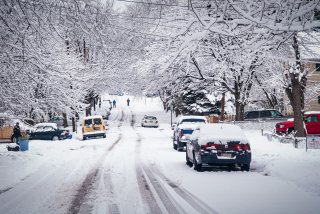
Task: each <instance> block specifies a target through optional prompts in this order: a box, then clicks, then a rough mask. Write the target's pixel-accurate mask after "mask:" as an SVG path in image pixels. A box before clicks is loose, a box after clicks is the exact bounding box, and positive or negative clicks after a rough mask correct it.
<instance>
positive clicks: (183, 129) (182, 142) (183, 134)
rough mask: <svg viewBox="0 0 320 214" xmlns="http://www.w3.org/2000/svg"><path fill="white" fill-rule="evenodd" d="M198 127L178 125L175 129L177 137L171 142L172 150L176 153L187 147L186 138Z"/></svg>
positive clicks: (196, 125)
mask: <svg viewBox="0 0 320 214" xmlns="http://www.w3.org/2000/svg"><path fill="white" fill-rule="evenodd" d="M198 127H199V124H197V123H184V124H180V125H179V127H178V128H177V130H178V131H177V133H178V134H177V137H176V140H174V141H173V149H175V150H178V151H183V149H184V148H185V147H186V146H187V138H188V136H190V135H191V134H192V133H193V131H194V130H195V129H197V128H198Z"/></svg>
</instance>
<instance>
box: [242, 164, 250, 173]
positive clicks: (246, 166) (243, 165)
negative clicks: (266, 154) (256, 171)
mask: <svg viewBox="0 0 320 214" xmlns="http://www.w3.org/2000/svg"><path fill="white" fill-rule="evenodd" d="M240 168H241V171H247V172H248V171H249V170H250V164H242V165H241V167H240Z"/></svg>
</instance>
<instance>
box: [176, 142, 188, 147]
mask: <svg viewBox="0 0 320 214" xmlns="http://www.w3.org/2000/svg"><path fill="white" fill-rule="evenodd" d="M177 146H178V148H183V147H185V146H187V142H186V141H177Z"/></svg>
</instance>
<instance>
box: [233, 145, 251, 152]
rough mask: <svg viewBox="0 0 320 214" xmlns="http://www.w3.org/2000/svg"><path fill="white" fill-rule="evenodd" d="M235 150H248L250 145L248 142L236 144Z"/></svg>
mask: <svg viewBox="0 0 320 214" xmlns="http://www.w3.org/2000/svg"><path fill="white" fill-rule="evenodd" d="M235 150H236V151H249V150H250V145H249V144H236V146H235Z"/></svg>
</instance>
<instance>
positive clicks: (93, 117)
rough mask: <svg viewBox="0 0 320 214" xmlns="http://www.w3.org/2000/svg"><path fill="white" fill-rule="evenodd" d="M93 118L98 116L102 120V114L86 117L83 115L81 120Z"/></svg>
mask: <svg viewBox="0 0 320 214" xmlns="http://www.w3.org/2000/svg"><path fill="white" fill-rule="evenodd" d="M94 118H100V119H101V120H102V116H101V115H92V116H87V117H84V118H83V120H87V119H94Z"/></svg>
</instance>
